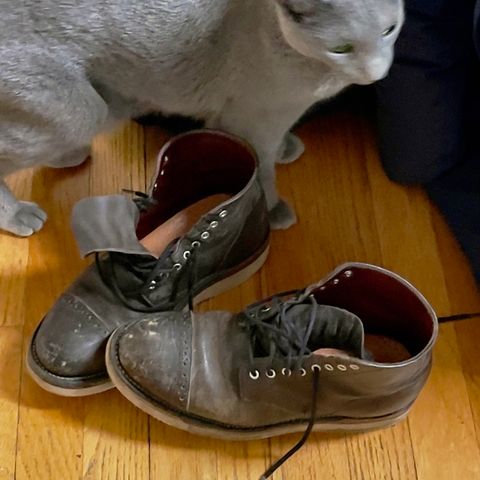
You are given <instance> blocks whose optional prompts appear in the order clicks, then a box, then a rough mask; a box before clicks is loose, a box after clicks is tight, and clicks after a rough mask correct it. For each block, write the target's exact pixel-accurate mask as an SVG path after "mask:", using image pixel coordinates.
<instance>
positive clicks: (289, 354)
mask: <svg viewBox="0 0 480 480" xmlns="http://www.w3.org/2000/svg"><path fill="white" fill-rule="evenodd" d="M300 293H301V291H290V292H285V293H282V294H279V295H276V296H273V297H271V298H270V299H267V301H271V302H272V304H273V305H274V306H275V308H277V309H278V307H280V310H279V313H278V314H277V315H276V316H275V317H274V319H273V321H272V317H271V316H270V317H267V318H265V319H263V320H260V319H258V318H256V317H252V316H248V317H247V320H246V327H247V328H248V330H249V331H250V338H251V350H250V355H251V362H252V364H253V358H254V349H255V344H256V342H257V340H258V338H259V336H262V335H268V338H269V341H270V352H269V357H270V359H273V357H274V356H275V354H276V353H278V351H279V350H280V353H281V354H282V355H283V356H286V361H287V366H288V369H292V359H293V358H294V357H296V358H297V361H296V362H295V365H294V367H293V369H296V368H300V365H301V361H302V359H303V356H304V355H308V354H310V353H312V352H311V350H310V349H309V348H308V347H307V344H308V341H309V338H310V335H311V333H312V329H313V325H314V323H315V320H316V313H317V308H318V304H317V302H316V301H315V299H314V297H313V296H312V295H311V296H310V297H309V299H310V301H311V303H312V311H311V314H310V320H309V322H308V325H307V328H306V330H305V334H304V335H303V337H300V336H299V334H298V332H297V330H296V328H295V325H294V322H293V321H292V320H290V319H289V318H288V316H287V312H288V310H289V309H290V308H291V307H292V306H293V305H295V304H297V303H298V302H297V298H296V297H297V296H299V295H300ZM291 294H296V296H295V297H294V298H293V299H290V300H287V301H286V302H285V303H284V304H283V305H281V302H280V297H284V296H289V295H291ZM264 302H265V301H263V302H262V303H264ZM254 307H255V305H254ZM251 308H252V307H251ZM479 316H480V314H479V313H476V312H473V313H461V314H458V315H450V316H443V317H439V318H438V321H439V322H440V323H446V322H453V321H460V320H467V319H472V318H476V317H479ZM282 339H283V340H286V341H287V344H288V348H287V350H286V351H285V346H284V345H282V346H280V342H281V340H282ZM293 354H295V355H293ZM319 378H320V377H319V372H318V370H314V372H313V379H312V404H311V405H312V407H311V410H310V416H309V421H308V425H307V428H306V430H305V432H304V433H303V435H302V438H301V439H300V440H299V441H298V442H297V443H296V444H295V445H294V446H293V447H292V448H290V450H288V452H287V453H285V455H283V456H282V457H281V458H280V459H278V460H277V461H276V462H274V463H273V464H272V465H271V466H270V467H269V468H268V469H267V470H266V471H265V472H264V473H263V474H262V476H261V477H260V480H267V479H268V478H270V477H271V476H272V475H273V473H274V472H275V471H276V470H278V469H279V468H280V467H281V466H282V465H283V464H284V463H285V462H286V461H287V460H288V459H289V458H291V457H292V456H293V455H294V454H295V453H296V452H298V450H300V448H302V447H303V445H305V443H306V442H307V440H308V438H309V436H310V434H311V432H312V430H313V427H314V426H315V420H316V410H317V395H318V390H319Z"/></svg>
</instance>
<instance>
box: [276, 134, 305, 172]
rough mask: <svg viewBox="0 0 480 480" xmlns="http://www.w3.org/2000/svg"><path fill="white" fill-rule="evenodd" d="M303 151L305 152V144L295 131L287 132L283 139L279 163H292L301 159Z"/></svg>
mask: <svg viewBox="0 0 480 480" xmlns="http://www.w3.org/2000/svg"><path fill="white" fill-rule="evenodd" d="M303 152H305V145H304V144H303V142H302V141H301V140H300V139H299V138H298V137H297V136H296V135H294V134H293V133H290V132H289V133H287V134H286V135H285V138H284V140H283V144H282V148H281V149H280V158H279V159H278V160H277V163H281V164H286V163H292V162H294V161H295V160H297V159H299V158H300V157H301V156H302V155H303Z"/></svg>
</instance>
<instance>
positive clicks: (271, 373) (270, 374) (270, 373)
mask: <svg viewBox="0 0 480 480" xmlns="http://www.w3.org/2000/svg"><path fill="white" fill-rule="evenodd" d="M265 375H266V376H267V377H268V378H275V377H276V376H277V372H276V371H275V370H274V369H273V368H271V369H270V370H267V372H266V373H265Z"/></svg>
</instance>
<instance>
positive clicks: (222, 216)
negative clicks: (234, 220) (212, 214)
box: [218, 210, 228, 218]
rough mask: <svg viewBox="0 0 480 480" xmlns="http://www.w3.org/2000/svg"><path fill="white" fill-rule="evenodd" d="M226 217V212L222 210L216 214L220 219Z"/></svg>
mask: <svg viewBox="0 0 480 480" xmlns="http://www.w3.org/2000/svg"><path fill="white" fill-rule="evenodd" d="M227 215H228V212H227V211H226V210H222V211H221V212H220V213H219V214H218V216H219V217H220V218H225V217H226V216H227Z"/></svg>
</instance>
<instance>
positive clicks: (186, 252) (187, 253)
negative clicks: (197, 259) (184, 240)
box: [183, 250, 192, 260]
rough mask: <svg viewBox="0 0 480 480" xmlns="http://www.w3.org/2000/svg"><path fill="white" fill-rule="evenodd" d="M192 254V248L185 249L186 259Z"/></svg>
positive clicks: (184, 256) (184, 255)
mask: <svg viewBox="0 0 480 480" xmlns="http://www.w3.org/2000/svg"><path fill="white" fill-rule="evenodd" d="M190 255H192V252H191V251H190V250H185V251H184V252H183V258H184V259H185V260H187V259H188V257H190Z"/></svg>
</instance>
